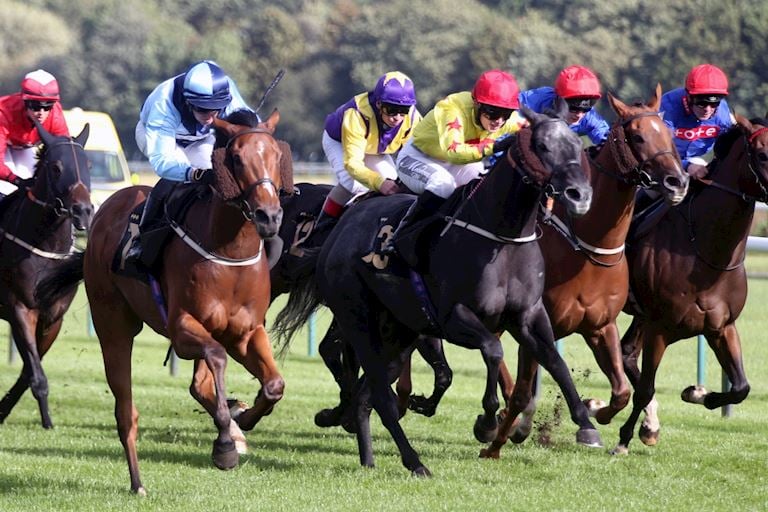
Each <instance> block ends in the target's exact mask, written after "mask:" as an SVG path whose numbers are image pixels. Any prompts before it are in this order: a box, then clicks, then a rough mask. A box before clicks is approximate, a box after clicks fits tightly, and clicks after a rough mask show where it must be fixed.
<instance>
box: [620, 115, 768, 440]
mask: <svg viewBox="0 0 768 512" xmlns="http://www.w3.org/2000/svg"><path fill="white" fill-rule="evenodd" d="M736 119H737V125H736V126H735V127H734V128H733V129H731V130H730V131H729V132H727V133H726V134H724V135H721V136H720V139H719V140H718V142H717V144H716V145H715V159H714V160H713V161H712V163H711V164H710V165H709V179H707V180H702V183H700V184H699V183H696V184H695V186H693V187H692V190H691V193H690V194H689V196H688V198H687V199H686V201H685V202H684V203H683V204H681V205H680V206H678V207H676V208H674V209H672V210H671V211H669V212H667V213H666V215H665V216H664V217H663V218H662V219H661V221H660V222H659V224H658V225H657V226H656V227H655V228H654V229H653V230H651V231H650V232H649V233H648V235H647V236H645V237H643V238H640V239H639V240H637V242H636V243H634V244H632V245H631V246H630V247H629V248H628V250H627V259H628V261H629V268H630V285H631V289H632V294H633V298H634V299H635V300H634V301H630V302H629V303H628V304H627V307H626V308H625V310H626V311H627V313H629V314H631V315H633V317H634V318H633V319H632V324H631V325H630V327H629V329H628V331H627V332H626V333H625V334H624V337H623V338H622V340H621V344H622V350H623V352H624V365H625V369H626V371H627V376H628V377H629V379H630V382H631V383H632V386H633V387H634V390H635V391H634V395H633V398H632V413H631V414H630V416H629V418H628V419H627V421H626V423H624V425H623V426H622V427H621V429H620V437H619V444H618V446H617V447H616V448H615V449H614V453H620V454H623V453H627V452H628V451H629V442H630V440H631V439H632V436H633V432H634V428H635V425H636V423H637V420H638V418H639V416H640V413H641V412H642V411H643V409H644V408H646V407H647V406H649V405H651V407H649V408H648V409H649V411H648V412H650V414H648V417H647V418H646V421H644V422H643V426H642V427H641V429H640V439H641V440H642V441H643V442H644V443H645V444H651V445H653V444H655V443H656V441H657V439H658V435H659V424H658V418H656V417H655V410H656V407H654V406H653V405H655V404H651V402H652V399H653V395H654V392H655V380H656V371H657V369H658V367H659V363H660V362H661V358H662V356H663V355H664V351H665V350H666V348H667V347H668V346H669V345H671V344H672V343H675V342H676V341H678V340H681V339H686V338H691V337H696V336H697V335H700V334H701V335H704V337H705V338H706V339H707V342H708V343H709V346H710V348H711V349H712V350H713V351H714V352H715V355H716V356H717V360H718V362H719V363H720V366H721V367H722V369H723V371H724V372H725V374H726V375H727V376H728V379H729V380H730V382H731V383H732V387H731V389H730V390H729V391H726V392H722V393H717V392H707V391H706V390H705V389H703V388H700V387H696V386H690V387H688V388H686V389H685V390H684V391H683V392H682V399H683V400H685V401H686V402H691V403H697V404H703V405H704V406H705V407H706V408H708V409H715V408H718V407H722V406H723V405H726V404H737V403H739V402H741V401H742V400H744V399H745V398H746V397H747V395H748V394H749V383H748V382H747V378H746V376H745V375H744V365H743V363H742V356H741V342H740V340H739V333H738V332H737V330H736V320H737V319H738V317H739V314H740V313H741V311H742V309H743V307H744V304H745V302H746V299H747V276H746V271H745V269H744V257H745V255H746V243H747V236H748V235H749V230H750V227H751V224H752V216H753V214H754V210H755V203H756V201H761V202H766V201H768V122H767V121H765V120H759V121H757V120H756V121H754V124H753V122H750V121H748V120H747V119H744V118H743V117H741V116H736ZM641 351H642V353H643V364H642V372H641V371H640V370H639V369H638V365H637V360H638V357H639V354H640V352H641Z"/></svg>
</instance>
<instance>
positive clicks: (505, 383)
mask: <svg viewBox="0 0 768 512" xmlns="http://www.w3.org/2000/svg"><path fill="white" fill-rule="evenodd" d="M499 343H501V339H499ZM499 390H500V391H501V398H503V399H504V404H508V403H509V400H510V399H511V398H512V393H514V392H515V380H514V379H513V378H512V374H511V373H509V368H507V363H506V362H505V361H504V360H503V359H502V361H501V364H499ZM501 414H502V415H503V414H506V411H502V412H501Z"/></svg>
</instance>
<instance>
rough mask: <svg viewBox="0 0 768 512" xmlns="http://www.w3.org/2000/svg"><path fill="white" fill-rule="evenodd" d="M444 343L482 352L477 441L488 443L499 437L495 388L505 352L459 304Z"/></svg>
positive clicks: (449, 320)
mask: <svg viewBox="0 0 768 512" xmlns="http://www.w3.org/2000/svg"><path fill="white" fill-rule="evenodd" d="M443 332H444V333H445V339H447V340H448V341H450V342H451V343H455V344H457V345H460V346H462V347H468V348H475V349H478V350H480V353H481V354H482V356H483V361H484V362H485V368H486V380H485V392H484V393H483V410H484V413H483V414H481V415H479V416H478V417H477V421H475V427H474V433H475V438H476V439H477V440H478V441H480V442H481V443H487V442H490V441H491V440H493V439H494V438H495V437H496V431H497V427H498V424H497V421H496V411H497V410H498V409H499V397H498V395H497V394H496V386H497V385H498V381H499V365H500V364H501V361H502V360H503V358H504V349H503V348H502V346H501V343H499V339H498V338H497V337H496V336H495V335H494V334H493V333H491V332H490V331H489V330H488V329H486V327H485V326H484V325H483V323H482V322H481V321H480V319H479V318H477V315H475V313H474V312H473V311H472V310H471V309H469V308H468V307H467V306H465V305H464V304H456V305H455V306H454V307H453V309H452V310H451V312H450V314H449V315H448V318H447V319H446V321H445V322H444V324H443Z"/></svg>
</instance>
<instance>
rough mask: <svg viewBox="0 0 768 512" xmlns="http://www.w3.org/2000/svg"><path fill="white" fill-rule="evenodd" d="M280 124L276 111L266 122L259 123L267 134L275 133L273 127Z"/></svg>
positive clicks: (278, 114) (278, 113)
mask: <svg viewBox="0 0 768 512" xmlns="http://www.w3.org/2000/svg"><path fill="white" fill-rule="evenodd" d="M279 122H280V112H278V111H277V109H275V110H273V111H272V113H271V114H269V117H268V118H267V120H266V121H264V122H262V123H261V125H260V126H261V127H262V128H265V129H266V130H269V133H275V127H277V123H279Z"/></svg>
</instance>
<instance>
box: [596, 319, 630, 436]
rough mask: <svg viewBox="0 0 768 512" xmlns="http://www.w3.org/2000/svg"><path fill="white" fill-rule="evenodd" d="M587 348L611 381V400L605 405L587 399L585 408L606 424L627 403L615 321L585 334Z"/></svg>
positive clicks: (598, 420) (626, 389) (627, 397)
mask: <svg viewBox="0 0 768 512" xmlns="http://www.w3.org/2000/svg"><path fill="white" fill-rule="evenodd" d="M585 339H586V341H587V344H588V345H589V348H591V349H592V353H593V354H594V356H595V360H596V361H597V364H598V366H600V369H601V370H602V371H603V373H604V374H605V376H606V377H608V382H610V383H611V401H610V402H609V404H608V405H605V403H604V402H602V401H601V400H595V399H590V400H587V402H586V403H587V408H588V409H590V411H593V412H594V417H595V419H596V420H597V422H598V423H600V424H601V425H607V424H608V423H610V422H611V419H613V417H614V416H616V414H618V413H619V411H621V410H622V409H624V408H625V407H626V406H627V404H628V403H629V396H630V391H629V386H628V385H627V382H626V378H625V375H624V366H623V362H622V354H621V344H620V343H619V341H620V340H619V330H618V328H617V326H616V323H615V322H611V323H610V324H608V325H606V326H605V327H604V328H603V329H601V331H599V332H597V333H594V334H592V335H590V336H585Z"/></svg>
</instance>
